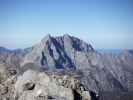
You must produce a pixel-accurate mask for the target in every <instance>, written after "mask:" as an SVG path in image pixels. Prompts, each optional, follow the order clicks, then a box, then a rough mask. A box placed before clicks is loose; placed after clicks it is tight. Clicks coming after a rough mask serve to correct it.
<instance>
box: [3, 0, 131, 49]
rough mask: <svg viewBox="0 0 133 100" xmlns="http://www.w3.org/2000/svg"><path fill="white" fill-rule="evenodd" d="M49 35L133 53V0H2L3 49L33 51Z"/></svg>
mask: <svg viewBox="0 0 133 100" xmlns="http://www.w3.org/2000/svg"><path fill="white" fill-rule="evenodd" d="M47 33H50V34H51V35H54V36H55V35H63V34H65V33H69V34H71V35H73V36H76V37H79V38H81V39H83V40H85V41H86V42H90V43H91V44H92V45H93V47H94V48H101V49H102V48H106V49H110V48H112V49H125V48H128V49H133V0H0V46H4V47H8V48H25V47H29V46H31V45H33V44H35V43H38V42H39V41H40V40H41V39H42V38H43V37H44V36H45V35H46V34H47Z"/></svg>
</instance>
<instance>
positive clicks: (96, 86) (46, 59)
mask: <svg viewBox="0 0 133 100" xmlns="http://www.w3.org/2000/svg"><path fill="white" fill-rule="evenodd" d="M29 69H31V70H34V71H35V72H33V73H32V74H31V76H30V75H28V73H31V72H27V74H26V73H25V71H27V70H29ZM48 70H49V71H51V72H56V71H57V73H58V72H60V71H62V73H63V74H64V72H65V73H71V74H75V76H76V79H78V80H79V81H80V83H82V84H83V85H84V86H86V87H87V89H89V90H91V91H94V92H95V93H99V92H100V91H126V92H128V91H133V51H132V50H124V51H122V52H121V53H119V54H117V55H116V54H115V55H114V54H105V53H99V52H97V51H96V50H94V48H93V47H92V46H91V45H90V44H89V43H86V42H84V41H82V40H80V39H78V38H76V37H73V36H70V35H67V34H65V35H63V36H57V37H52V36H50V35H47V36H46V37H44V38H43V39H42V40H41V42H40V43H38V44H36V45H33V46H32V47H29V48H26V49H23V50H21V49H17V50H8V49H6V48H3V47H0V83H3V82H6V80H7V79H10V78H11V77H13V76H14V75H17V76H19V77H17V78H18V80H20V81H18V80H17V82H15V81H13V82H15V89H16V90H17V88H18V90H17V92H16V93H17V94H19V95H20V94H21V93H23V91H25V92H24V94H23V95H26V96H30V95H28V93H27V91H34V90H35V89H36V86H38V85H36V84H42V83H38V82H39V81H40V82H42V81H44V83H47V84H49V83H50V84H49V85H51V86H53V88H55V90H54V89H51V88H45V89H46V90H49V91H52V90H53V91H54V92H57V91H56V88H57V87H58V86H59V89H61V91H64V90H63V89H66V88H67V89H66V91H69V89H70V88H72V89H73V88H76V87H79V86H78V84H77V83H78V82H77V81H75V80H74V79H73V78H72V79H71V78H70V77H68V76H64V78H60V77H59V76H57V75H56V80H54V77H55V76H53V78H49V77H45V78H47V80H43V79H42V80H39V78H41V76H44V74H38V73H37V72H38V71H42V72H46V71H48ZM36 71H37V72H36ZM23 73H25V74H23ZM36 74H37V75H36ZM23 75H24V78H23ZM25 75H26V77H27V76H28V77H27V78H25ZM38 75H39V76H38ZM46 76H47V75H46ZM31 77H33V78H31ZM37 79H38V80H39V81H38V82H37V81H36V80H37ZM23 80H25V82H27V83H23V82H21V81H23ZM27 80H32V81H30V82H29V81H27ZM49 80H52V82H49ZM54 82H55V83H57V84H58V85H54V84H52V83H54ZM75 82H77V83H75ZM22 83H23V84H22ZM10 84H12V83H10ZM19 85H20V86H21V87H19ZM60 85H61V87H60ZM3 86H4V88H3ZM6 86H8V85H3V84H2V89H3V90H6V88H5V87H6ZM9 86H10V85H9ZM62 86H63V89H62ZM19 88H20V89H19ZM42 88H43V87H42ZM10 90H12V89H10V88H8V91H10ZM70 91H71V90H70ZM85 91H86V90H85ZM72 92H74V91H72ZM32 93H33V92H32ZM32 93H31V95H32ZM37 93H38V94H41V95H43V94H47V93H44V92H43V93H42V90H39V92H37ZM51 93H52V92H51ZM62 93H63V92H62ZM70 93H71V92H70ZM7 94H8V93H7ZM75 94H78V93H77V90H76V93H75ZM87 94H88V93H86V92H84V93H83V94H82V95H85V96H86V95H87ZM68 95H70V94H68ZM47 98H52V97H51V96H50V97H47ZM79 98H80V96H79ZM62 100H63V99H62Z"/></svg>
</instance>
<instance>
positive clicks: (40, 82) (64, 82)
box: [0, 70, 91, 100]
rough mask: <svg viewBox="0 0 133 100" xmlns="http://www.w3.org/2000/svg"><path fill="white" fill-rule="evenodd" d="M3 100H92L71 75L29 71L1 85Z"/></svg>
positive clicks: (0, 94) (0, 90)
mask: <svg viewBox="0 0 133 100" xmlns="http://www.w3.org/2000/svg"><path fill="white" fill-rule="evenodd" d="M0 97H1V100H7V99H8V100H51V99H53V100H91V96H90V93H89V90H85V87H84V86H83V85H81V83H80V82H79V81H78V80H76V79H75V78H73V77H72V76H69V75H63V76H60V75H56V74H51V75H48V74H46V73H44V72H39V71H33V70H27V71H26V72H24V73H23V74H22V75H20V76H18V77H15V76H14V77H12V78H10V79H9V80H7V81H5V83H4V85H2V84H1V85H0Z"/></svg>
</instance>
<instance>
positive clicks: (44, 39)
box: [41, 34, 52, 43]
mask: <svg viewBox="0 0 133 100" xmlns="http://www.w3.org/2000/svg"><path fill="white" fill-rule="evenodd" d="M51 38H52V36H51V35H50V34H47V35H46V36H45V37H44V38H43V39H42V40H41V42H42V43H45V42H46V41H48V40H50V39H51Z"/></svg>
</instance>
